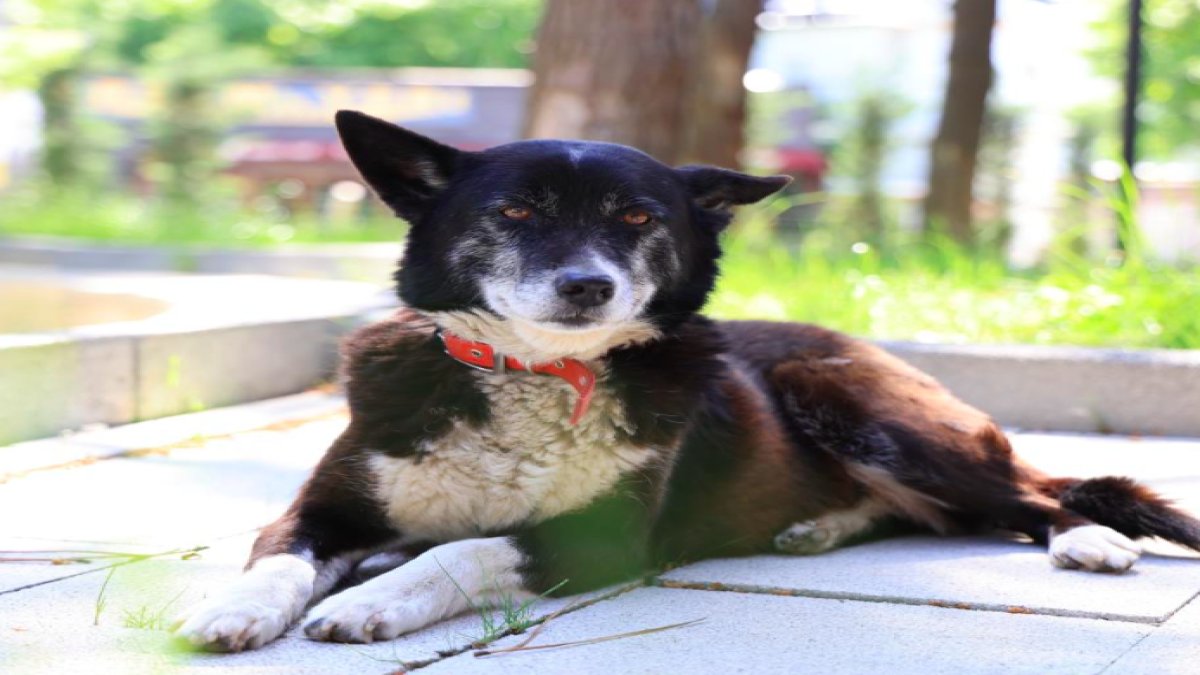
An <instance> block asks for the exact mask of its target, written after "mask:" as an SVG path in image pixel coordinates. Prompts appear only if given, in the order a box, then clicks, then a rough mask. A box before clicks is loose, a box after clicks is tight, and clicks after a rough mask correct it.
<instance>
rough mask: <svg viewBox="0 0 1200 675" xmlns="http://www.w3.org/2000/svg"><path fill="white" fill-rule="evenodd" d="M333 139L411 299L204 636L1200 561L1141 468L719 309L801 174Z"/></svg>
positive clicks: (380, 129)
mask: <svg viewBox="0 0 1200 675" xmlns="http://www.w3.org/2000/svg"><path fill="white" fill-rule="evenodd" d="M337 124H338V129H339V131H340V133H341V137H342V140H343V143H344V144H345V146H346V149H347V151H348V152H349V155H350V157H351V159H352V160H353V161H354V163H355V165H356V166H357V167H358V169H359V170H360V172H361V173H362V175H363V177H364V178H365V179H366V181H367V182H368V183H369V184H370V185H371V187H372V188H374V190H375V191H376V192H377V193H378V194H379V196H380V197H381V198H382V200H383V201H384V202H385V203H387V204H388V205H389V206H390V207H391V208H392V209H394V210H395V212H396V213H397V214H398V215H399V216H401V217H402V218H404V219H405V220H407V221H408V222H409V223H411V225H412V228H411V231H410V233H409V235H408V240H407V248H406V252H405V255H404V260H403V265H402V266H401V268H400V271H399V272H398V274H397V281H398V287H399V293H400V297H401V299H402V301H403V304H404V306H405V309H403V310H401V311H400V312H398V313H397V314H396V316H395V317H394V318H392V319H390V320H388V321H384V322H382V323H379V324H376V325H372V326H369V327H367V328H365V329H363V330H361V331H359V332H358V333H357V334H356V335H354V336H353V337H351V338H350V339H349V340H348V341H347V343H346V345H345V352H346V372H347V376H348V378H347V379H348V381H347V391H348V396H349V402H350V411H351V417H350V424H349V427H348V428H347V429H346V431H345V433H343V434H342V436H341V437H340V438H339V439H338V440H337V442H336V443H335V444H334V445H333V447H332V448H331V449H330V450H329V452H328V453H327V454H326V456H325V458H324V459H323V460H322V461H321V463H320V464H319V465H318V466H317V468H316V470H315V471H314V472H313V475H312V477H311V478H310V479H309V481H308V482H307V484H305V486H304V487H303V489H302V490H301V492H300V495H299V497H298V498H297V499H296V501H295V503H294V504H293V505H292V507H291V508H290V509H289V510H288V511H287V513H286V514H284V516H283V517H282V518H280V520H279V521H277V522H276V523H274V524H273V525H271V526H269V527H268V528H267V529H266V530H264V531H263V533H262V535H261V536H260V537H259V539H258V541H257V543H256V544H255V546H254V551H253V555H252V556H251V559H250V564H249V565H248V566H247V569H246V572H245V574H244V575H243V576H242V577H241V578H240V579H238V580H237V581H235V582H233V583H232V584H231V585H230V586H229V587H228V588H227V589H225V590H224V591H223V592H221V593H219V594H217V595H215V596H213V597H210V598H209V599H208V600H206V601H205V602H204V603H202V604H201V605H200V606H198V607H196V608H194V609H193V611H192V612H190V614H189V616H188V618H187V619H186V621H185V622H184V623H183V625H182V626H181V628H180V629H179V630H180V632H181V633H182V635H184V636H185V637H187V638H188V639H189V640H191V641H192V642H193V643H195V644H197V645H200V646H203V647H206V648H210V649H217V650H241V649H248V648H255V647H259V646H261V645H263V644H265V643H266V642H269V641H270V640H272V639H274V638H276V637H277V636H279V635H280V634H281V633H283V632H284V631H285V630H286V629H287V628H288V626H289V625H290V624H291V623H293V622H294V621H295V620H296V619H298V618H299V617H300V615H301V614H302V613H303V612H304V611H305V609H306V608H307V607H309V605H310V604H312V603H316V604H315V606H313V607H312V608H311V609H309V610H308V613H307V616H306V618H305V623H304V632H305V633H306V634H307V635H308V636H309V637H311V638H315V639H318V640H336V641H349V642H370V641H372V640H386V639H390V638H394V637H396V636H398V635H400V634H403V633H406V632H408V631H412V630H416V629H418V628H421V627H423V626H426V625H429V624H431V623H433V622H436V621H439V620H441V619H444V618H446V617H449V616H452V615H454V614H457V613H460V612H462V611H464V610H465V609H467V608H468V606H469V603H471V604H476V603H478V604H484V603H488V602H490V601H493V600H494V599H496V598H498V597H513V596H516V597H532V596H533V595H536V594H539V593H543V592H545V591H547V590H549V589H554V590H555V592H556V593H560V594H561V593H576V592H579V591H583V590H586V589H591V588H596V587H599V586H602V585H605V584H610V583H613V582H616V581H620V580H624V579H630V578H635V577H637V576H639V575H644V574H647V573H649V572H652V571H654V570H656V569H660V568H662V567H663V566H665V565H670V564H674V563H679V562H683V561H689V560H696V559H699V558H704V557H711V556H733V555H745V554H752V553H761V552H769V551H782V552H786V553H796V554H811V553H818V552H821V551H825V550H829V549H831V548H834V547H836V546H839V545H842V544H844V543H846V542H847V541H850V540H852V539H855V538H860V537H863V536H865V535H867V534H869V533H871V532H872V531H876V530H878V528H880V527H881V526H883V525H886V524H894V523H902V524H907V525H914V526H917V527H920V528H925V529H929V530H933V531H936V532H942V533H947V534H949V533H956V532H964V531H979V530H987V529H1004V530H1010V531H1014V532H1019V533H1024V534H1026V535H1028V536H1029V537H1031V538H1032V539H1033V540H1034V541H1035V542H1038V543H1041V544H1047V545H1048V546H1049V551H1050V559H1051V562H1052V563H1053V564H1055V565H1058V566H1060V567H1071V568H1084V569H1088V570H1094V571H1122V570H1125V569H1128V568H1129V567H1130V565H1132V564H1133V563H1134V561H1135V560H1136V559H1137V557H1138V555H1139V551H1140V550H1139V547H1138V545H1137V544H1135V543H1134V542H1133V539H1136V538H1138V537H1147V536H1158V537H1164V538H1166V539H1170V540H1173V541H1176V542H1179V543H1181V544H1184V545H1187V546H1191V547H1193V548H1197V549H1200V521H1197V520H1196V519H1194V518H1192V517H1191V516H1188V515H1186V514H1184V513H1182V512H1180V511H1178V510H1175V509H1173V508H1172V507H1170V506H1169V505H1168V503H1167V502H1165V501H1164V500H1163V499H1161V498H1160V497H1158V496H1156V495H1155V494H1154V493H1152V492H1150V491H1149V490H1147V489H1146V488H1144V487H1141V486H1139V485H1137V484H1136V483H1134V482H1133V481H1131V480H1128V479H1125V478H1101V479H1093V480H1075V479H1069V478H1051V477H1049V476H1046V475H1045V474H1043V473H1041V472H1040V471H1038V470H1037V469H1034V468H1033V467H1030V466H1029V465H1027V464H1025V463H1023V462H1022V461H1021V460H1020V459H1018V458H1017V457H1015V456H1014V454H1013V452H1012V450H1011V448H1010V447H1009V444H1008V441H1007V439H1006V438H1005V436H1004V433H1003V432H1002V431H1001V430H1000V429H999V428H998V427H997V426H996V424H995V423H994V422H993V421H992V420H991V419H990V418H989V417H988V416H987V415H986V414H984V413H982V412H980V411H978V410H976V409H974V408H972V407H970V406H968V405H966V404H964V403H962V402H961V401H959V400H957V399H956V398H954V396H952V395H951V394H950V393H949V392H947V391H946V390H945V389H944V388H942V387H941V386H940V385H939V384H938V383H937V382H935V381H934V380H932V379H931V378H929V377H928V376H926V375H924V374H922V373H921V372H919V371H917V370H915V369H913V368H912V367H910V366H908V365H906V364H905V363H903V362H901V361H899V360H898V359H896V358H894V357H892V356H890V355H888V354H887V353H885V352H883V351H882V350H880V349H878V348H876V347H874V346H872V345H870V344H866V343H864V342H860V341H858V340H854V339H852V338H849V337H847V336H845V335H840V334H838V333H834V332H831V331H828V330H823V329H821V328H817V327H814V326H807V325H798V324H777V323H764V322H715V321H711V320H708V319H706V318H704V317H702V316H700V315H699V314H698V312H699V310H700V309H701V307H702V306H703V305H704V302H705V299H706V298H707V296H708V294H709V292H710V291H711V290H712V287H713V284H714V281H715V279H716V277H717V263H718V258H719V255H720V247H719V237H720V233H721V230H722V229H723V228H725V226H726V225H727V224H728V223H729V221H730V209H731V208H732V207H734V206H737V205H739V204H748V203H751V202H755V201H758V200H760V199H762V198H764V197H766V196H768V195H770V194H772V193H774V192H775V191H777V190H778V189H779V188H781V187H782V186H783V185H784V184H785V183H786V179H784V178H779V177H768V178H762V177H754V176H749V175H745V174H741V173H736V172H733V171H727V170H723V169H717V168H712V167H682V168H678V169H675V168H671V167H668V166H665V165H663V164H661V163H659V162H657V161H655V160H654V159H652V158H651V157H649V156H647V155H645V154H643V153H641V152H638V151H637V150H634V149H632V148H627V147H623V146H619V145H611V144H604V143H585V142H570V141H524V142H519V143H512V144H509V145H504V146H501V147H497V148H493V149H490V150H486V151H483V152H462V151H458V150H455V149H453V148H450V147H447V146H444V145H441V144H439V143H436V142H434V141H432V140H430V139H428V138H424V137H422V136H419V135H417V134H414V133H412V132H409V131H406V130H404V129H401V128H399V127H396V126H393V125H391V124H389V123H387V122H384V121H382V120H378V119H375V118H372V117H368V116H366V115H363V114H360V113H355V112H342V113H339V115H338V118H337ZM363 578H367V580H366V581H363V582H361V583H357V585H353V584H355V582H358V581H360V580H361V579H363ZM347 585H349V587H348V588H345V590H342V591H341V592H338V593H335V594H332V595H330V592H331V590H333V589H335V588H341V587H345V586H347ZM326 596H328V597H326Z"/></svg>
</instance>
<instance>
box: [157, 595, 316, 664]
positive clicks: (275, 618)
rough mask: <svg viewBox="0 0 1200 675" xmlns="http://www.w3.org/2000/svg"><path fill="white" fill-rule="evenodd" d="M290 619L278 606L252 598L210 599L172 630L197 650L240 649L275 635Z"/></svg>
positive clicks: (252, 645)
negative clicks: (197, 648) (255, 600)
mask: <svg viewBox="0 0 1200 675" xmlns="http://www.w3.org/2000/svg"><path fill="white" fill-rule="evenodd" d="M291 619H292V617H290V616H287V615H286V614H285V613H284V612H282V611H280V610H279V609H278V608H275V607H271V606H269V605H265V604H263V603H259V602H254V601H253V600H237V599H229V598H214V599H211V600H207V601H205V602H203V603H201V604H200V605H199V606H197V607H196V608H194V609H193V610H192V611H191V612H190V614H189V616H188V617H187V618H186V619H185V620H184V621H183V622H182V624H181V625H180V626H179V628H177V629H176V631H175V633H176V635H178V636H179V637H181V638H183V639H185V640H187V641H188V642H189V643H191V644H192V645H193V646H195V647H199V648H201V649H205V650H208V651H216V652H240V651H242V650H243V649H258V648H259V647H261V646H263V645H265V644H266V643H268V642H270V641H271V640H274V639H275V638H277V637H279V636H280V635H282V634H283V632H284V631H285V630H287V627H288V624H290V623H291Z"/></svg>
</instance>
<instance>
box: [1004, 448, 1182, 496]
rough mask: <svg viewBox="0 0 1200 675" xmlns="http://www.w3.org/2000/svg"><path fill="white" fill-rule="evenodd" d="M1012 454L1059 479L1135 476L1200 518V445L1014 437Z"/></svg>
mask: <svg viewBox="0 0 1200 675" xmlns="http://www.w3.org/2000/svg"><path fill="white" fill-rule="evenodd" d="M1010 438H1011V439H1012V443H1013V448H1014V449H1015V450H1016V451H1017V452H1018V453H1020V454H1021V456H1023V457H1025V458H1026V459H1028V460H1029V461H1030V462H1032V463H1033V464H1034V465H1035V466H1037V467H1038V468H1040V469H1042V470H1043V471H1046V472H1048V473H1050V474H1053V475H1056V476H1074V477H1079V478H1093V477H1096V476H1112V475H1116V476H1133V477H1134V478H1137V479H1138V480H1142V481H1145V482H1146V483H1148V484H1150V485H1152V486H1154V488H1155V489H1157V490H1160V491H1161V492H1162V493H1163V494H1165V495H1168V496H1170V497H1172V498H1174V499H1175V500H1177V502H1178V503H1179V505H1181V506H1183V507H1184V508H1188V509H1190V510H1193V511H1195V512H1197V513H1200V440H1196V439H1191V438H1145V437H1137V436H1101V435H1097V434H1034V433H1016V434H1010Z"/></svg>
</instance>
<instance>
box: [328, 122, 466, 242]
mask: <svg viewBox="0 0 1200 675" xmlns="http://www.w3.org/2000/svg"><path fill="white" fill-rule="evenodd" d="M335 121H336V124H337V130H338V135H339V136H341V138H342V145H343V146H344V147H345V148H346V154H348V155H350V161H351V162H354V166H355V167H357V168H358V172H359V173H360V174H362V177H363V180H365V181H367V184H368V185H370V186H371V188H372V189H373V190H375V194H377V195H379V198H380V199H382V200H383V203H385V204H387V205H388V206H390V207H391V208H392V210H393V211H395V212H396V215H398V216H400V217H401V218H404V219H405V220H407V221H409V222H410V223H412V222H416V221H417V220H418V219H420V217H421V216H422V215H423V214H424V213H425V211H426V210H427V209H428V207H429V204H430V202H431V201H432V200H433V198H434V197H436V196H437V194H438V193H439V192H441V191H442V189H443V188H445V187H446V185H447V184H448V183H449V182H450V176H451V175H452V174H453V173H454V169H455V166H456V165H457V164H458V161H459V157H460V156H461V155H462V154H463V153H462V152H461V151H459V150H456V149H454V148H452V147H450V146H448V145H442V144H441V143H438V142H437V141H435V140H433V139H430V138H426V137H424V136H422V135H420V134H418V133H414V132H412V131H409V130H408V129H404V128H401V127H398V126H396V125H395V124H392V123H391V122H385V121H384V120H381V119H379V118H377V117H371V116H370V115H364V114H363V113H360V112H357V111H354V110H339V111H338V113H337V115H336V117H335Z"/></svg>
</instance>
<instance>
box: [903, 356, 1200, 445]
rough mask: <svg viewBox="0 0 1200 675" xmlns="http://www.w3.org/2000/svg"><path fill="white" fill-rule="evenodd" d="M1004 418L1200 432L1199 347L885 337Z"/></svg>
mask: <svg viewBox="0 0 1200 675" xmlns="http://www.w3.org/2000/svg"><path fill="white" fill-rule="evenodd" d="M881 346H883V347H884V348H885V349H887V350H889V351H891V352H892V353H894V354H895V355H897V356H899V357H900V358H902V359H904V360H906V361H908V362H909V363H911V364H913V365H914V366H916V367H917V368H920V369H921V370H923V371H925V372H927V373H929V374H930V375H933V376H934V377H936V378H938V379H939V380H940V381H941V382H942V383H943V384H945V385H946V386H947V387H948V388H949V389H950V391H952V392H954V393H955V394H956V395H958V396H959V397H961V398H962V399H963V400H964V401H966V402H968V403H970V404H972V405H975V406H977V407H979V408H981V409H983V410H986V411H988V413H990V414H991V415H993V416H994V417H995V418H996V419H998V420H1000V422H1001V423H1002V424H1005V425H1009V426H1016V427H1022V428H1025V429H1053V430H1058V431H1083V432H1097V431H1099V432H1115V433H1125V434H1161V435H1187V436H1196V435H1200V415H1197V414H1196V411H1197V410H1200V386H1197V383H1198V382H1200V350H1188V349H1128V350H1127V349H1093V348H1087V347H1059V346H1054V347H1052V346H1041V345H1007V346H1002V345H935V344H918V343H912V342H883V343H881Z"/></svg>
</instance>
